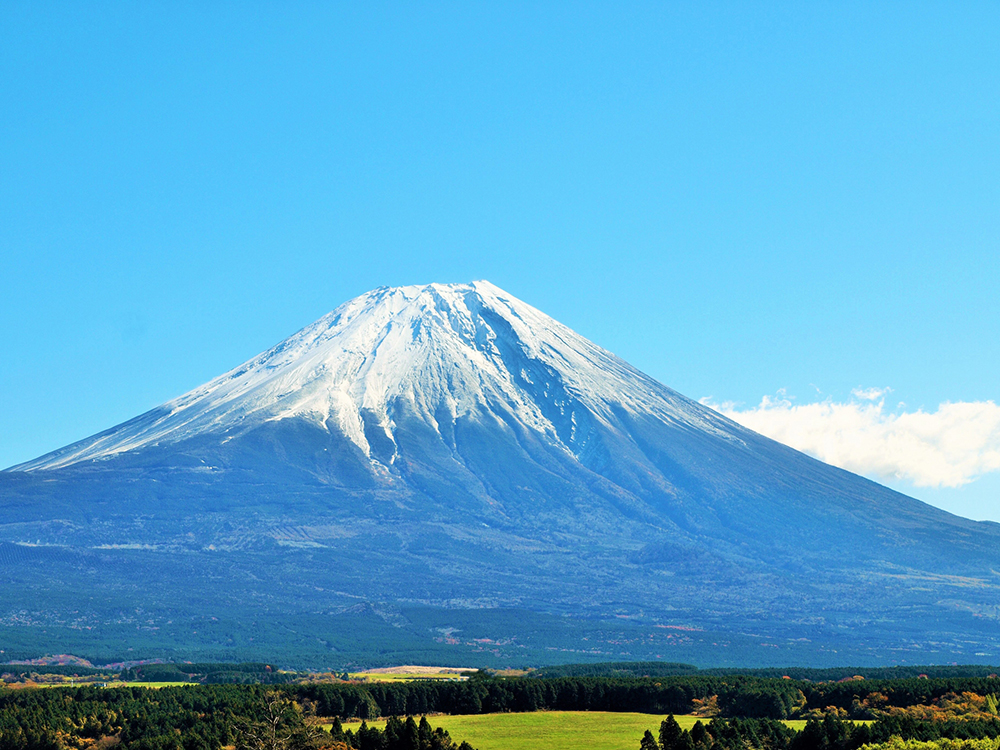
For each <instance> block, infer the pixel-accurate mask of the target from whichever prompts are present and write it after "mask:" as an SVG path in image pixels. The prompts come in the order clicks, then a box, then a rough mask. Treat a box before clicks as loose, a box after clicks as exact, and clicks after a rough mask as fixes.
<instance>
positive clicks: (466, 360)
mask: <svg viewBox="0 0 1000 750" xmlns="http://www.w3.org/2000/svg"><path fill="white" fill-rule="evenodd" d="M622 409H624V410H625V411H627V412H628V413H631V414H649V415H654V416H656V417H658V418H661V419H663V420H664V421H667V422H678V423H685V424H689V425H691V426H692V427H693V428H695V429H699V430H704V431H706V432H708V433H711V434H714V435H718V436H719V437H723V438H728V437H730V436H731V435H733V434H734V433H736V432H739V431H740V428H739V427H736V426H735V425H734V424H733V423H731V422H729V420H726V419H725V418H723V417H721V416H719V415H718V414H717V413H716V412H714V411H712V410H710V409H707V408H705V407H703V406H701V405H700V404H698V403H696V402H693V401H691V400H690V399H687V398H685V397H683V396H681V395H680V394H677V393H675V392H673V391H671V390H670V389H669V388H666V387H665V386H663V385H661V384H660V383H658V382H656V381H655V380H653V379H651V378H650V377H648V376H646V375H644V374H643V373H641V372H639V371H638V370H636V369H635V368H634V367H632V366H631V365H629V364H628V363H626V362H624V361H622V360H621V359H619V358H618V357H616V356H615V355H613V354H611V353H610V352H608V351H605V350H604V349H602V348H600V347H599V346H597V345H595V344H593V343H591V342H590V341H588V340H587V339H585V338H583V337H582V336H580V335H579V334H577V333H575V332H573V331H572V330H570V329H569V328H567V327H566V326H564V325H562V324H561V323H558V322H557V321H555V320H553V319H552V318H550V317H549V316H547V315H545V314H543V313H541V312H539V311H538V310H536V309H535V308H533V307H531V306H529V305H527V304H525V303H523V302H521V301H520V300H518V299H516V298H514V297H512V296H511V295H509V294H506V293H505V292H503V291H502V290H501V289H498V288H497V287H495V286H494V285H492V284H490V283H489V282H486V281H477V282H473V283H471V284H451V285H445V284H430V285H427V286H410V287H400V288H395V289H389V288H382V289H376V290H374V291H372V292H369V293H367V294H363V295H361V296H360V297H357V298H356V299H353V300H351V301H349V302H346V303H345V304H343V305H341V306H340V307H338V308H337V309H336V310H334V311H333V312H331V313H330V314H328V315H325V316H324V317H322V318H320V319H319V320H318V321H316V322H315V323H313V324H312V325H310V326H308V327H306V328H304V329H302V330H301V331H299V332H298V333H296V334H294V335H293V336H291V337H289V338H288V339H286V340H285V341H282V342H281V343H280V344H278V345H277V346H275V347H273V348H271V349H269V350H268V351H266V352H264V353H263V354H260V355H259V356H257V357H254V358H253V359H252V360H250V361H249V362H246V363H244V364H243V365H240V366H239V367H237V368H236V369H234V370H232V371H230V372H228V373H226V374H224V375H222V376H220V377H218V378H216V379H215V380H212V381H211V382H209V383H206V384H205V385H203V386H201V387H200V388H196V389H195V390H193V391H191V392H190V393H187V394H185V395H183V396H181V397H180V398H177V399H174V400H173V401H169V402H167V403H166V404H164V405H163V406H161V407H159V408H158V409H155V410H153V411H151V412H149V413H148V414H145V415H143V416H142V417H140V418H138V419H135V420H132V421H130V422H127V423H126V424H124V425H121V426H120V427H118V428H115V429H113V430H109V431H108V432H105V433H102V434H100V435H98V436H95V437H94V438H90V439H88V440H84V441H82V442H80V443H76V444H74V445H72V446H69V447H68V448H66V449H63V450H60V451H56V452H55V453H52V454H49V455H46V456H43V457H41V458H39V459H36V460H34V461H29V462H27V463H24V464H21V465H19V466H16V467H13V468H14V470H18V471H34V470H38V469H55V468H60V467H64V466H68V465H71V464H74V463H77V462H80V461H90V460H96V459H103V458H108V457H110V456H115V455H117V454H119V453H122V452H126V451H134V450H139V449H141V448H143V447H146V446H151V445H165V444H172V443H179V442H181V441H183V440H185V439H187V438H190V437H193V436H202V435H205V434H213V435H218V436H219V438H220V439H221V440H229V439H232V438H233V437H236V436H238V435H240V434H242V433H244V432H246V431H247V430H248V429H249V428H250V427H251V426H257V425H259V424H261V423H262V422H267V421H277V420H284V419H293V418H297V419H302V420H305V421H306V422H309V423H312V424H314V425H316V426H319V427H322V428H323V429H327V430H339V431H340V432H342V433H343V434H344V435H346V436H347V437H348V438H349V439H350V441H351V442H352V443H353V444H354V445H356V446H357V447H358V448H359V449H360V450H361V451H362V452H363V453H364V454H365V455H366V456H368V457H369V458H371V459H372V460H373V461H376V462H378V461H382V460H384V462H385V463H386V464H388V465H391V464H392V462H393V460H394V458H395V456H396V455H397V450H396V448H397V446H396V441H395V437H394V434H395V428H396V417H397V416H398V415H406V416H408V417H415V418H417V419H420V420H421V421H423V422H424V423H425V424H426V425H428V426H430V427H431V428H432V429H434V430H435V431H436V432H438V433H439V434H441V430H442V429H447V430H451V429H452V428H451V425H453V424H454V422H455V421H456V420H457V419H460V418H467V419H477V420H485V421H486V422H487V423H492V424H495V425H496V426H497V427H498V428H499V427H502V426H503V425H504V424H507V423H509V422H510V421H511V420H513V421H516V422H517V423H519V424H520V425H523V426H524V427H526V428H528V429H530V430H533V431H535V432H536V433H538V435H539V437H540V438H542V439H544V440H547V441H549V442H551V443H552V444H554V445H559V446H561V447H562V448H564V449H565V450H566V451H568V452H569V453H571V454H573V455H575V456H577V457H580V455H581V454H582V453H583V452H585V450H586V445H587V439H588V437H589V436H590V435H591V432H592V429H591V426H590V425H591V423H592V422H593V421H594V420H596V421H597V422H598V423H600V424H601V425H603V426H604V427H609V428H612V427H613V426H614V425H615V424H616V422H617V420H616V418H615V411H616V410H622ZM440 422H446V423H448V425H447V426H445V427H442V425H441V424H440ZM373 432H375V433H377V435H378V438H377V439H378V441H379V442H380V443H385V442H386V441H388V443H389V444H391V446H392V450H391V452H390V453H388V454H384V452H383V451H379V450H375V451H373V448H372V445H371V444H370V443H369V439H368V436H369V435H371V434H372V433H373ZM386 456H387V457H386Z"/></svg>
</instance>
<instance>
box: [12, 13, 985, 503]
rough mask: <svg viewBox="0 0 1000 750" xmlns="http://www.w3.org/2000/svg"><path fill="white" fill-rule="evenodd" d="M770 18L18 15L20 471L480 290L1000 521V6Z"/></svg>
mask: <svg viewBox="0 0 1000 750" xmlns="http://www.w3.org/2000/svg"><path fill="white" fill-rule="evenodd" d="M760 5H761V4H756V3H745V4H744V3H718V4H713V3H684V4H680V3H678V4H664V3H656V4H653V3H650V4H628V5H623V4H619V3H606V4H584V3H580V4H570V3H549V4H485V3H484V4H468V3H464V4H458V3H456V4H444V3H435V4H427V5H415V4H409V5H403V4H391V5H390V4H385V5H378V4H374V3H372V4H369V3H365V4H360V3H359V4H355V5H353V6H349V5H346V4H344V5H334V4H320V3H298V4H279V3H268V4H254V3H214V4H212V3H191V4H184V3H170V4H168V3H142V4H139V3H132V4H124V3H118V4H111V3H108V4H100V3H92V4H86V5H81V4H69V3H48V4H40V3H33V4H28V3H22V4H15V3H5V4H3V5H2V6H0V284H2V286H0V289H2V294H0V352H2V359H0V392H2V393H3V397H2V398H0V465H2V466H7V465H11V464H14V463H17V462H19V461H23V460H27V459H29V458H33V457H35V456H37V455H39V454H41V453H44V452H46V451H48V450H52V449H54V448H57V447H59V446H61V445H64V444H66V443H68V442H71V441H73V440H76V439H79V438H82V437H85V436H86V435H89V434H92V433H94V432H96V431H99V430H101V429H104V428H107V427H109V426H111V425H113V424H116V423H118V422H121V421H123V420H125V419H128V418H130V417H132V416H135V415H136V414H138V413H140V412H142V411H145V410H146V409H149V408H151V407H153V406H155V405H156V404H158V403H161V402H163V401H165V400H167V399H169V398H172V397H174V396H177V395H180V394H181V393H183V392H185V391H187V390H189V389H190V388H192V387H194V386H196V385H199V384H200V383H202V382H204V381H206V380H208V379H210V378H211V377H213V376H215V375H218V374H220V373H222V372H223V371H225V370H228V369H230V368H232V367H234V366H236V365H237V364H239V363H240V362H242V361H243V360H245V359H247V358H249V357H251V356H252V355H254V354H256V353H258V352H259V351H261V350H263V349H265V348H267V347H268V346H270V345H272V344H274V343H276V342H277V341H279V340H280V339H282V338H284V337H285V336H287V335H289V334H291V333H292V332H294V331H296V330H298V329H299V328H301V327H302V326H304V325H306V324H307V323H309V322H311V321H313V320H314V319H316V318H318V317H319V316H320V315H322V314H324V313H326V312H328V311H329V310H331V309H332V308H334V307H335V306H337V305H338V304H340V303H341V302H343V301H345V300H347V299H349V298H351V297H353V296H355V295H357V294H359V293H361V292H364V291H366V290H368V289H371V288H374V287H377V286H382V285H401V284H415V283H423V282H429V281H441V282H456V281H469V280H472V279H482V278H485V279H489V280H490V281H492V282H493V283H495V284H497V285H499V286H501V287H503V288H504V289H506V290H507V291H509V292H510V293H512V294H515V295H516V296H518V297H520V298H521V299H523V300H524V301H526V302H528V303H530V304H533V305H535V306H536V307H538V308H540V309H542V310H544V311H545V312H547V313H549V314H550V315H553V316H554V317H556V318H558V319H559V320H561V321H563V322H564V323H566V324H567V325H569V326H571V327H573V328H574V329H576V330H578V331H579V332H580V333H582V334H583V335H585V336H587V337H589V338H591V339H593V340H594V341H596V342H597V343H599V344H601V345H603V346H604V347H606V348H608V349H611V350H612V351H614V352H616V353H617V354H619V355H621V356H622V357H624V358H625V359H627V360H629V361H630V362H632V363H633V364H635V365H636V366H638V367H640V368H641V369H643V370H645V371H646V372H648V373H650V374H651V375H653V376H655V377H656V378H658V379H660V380H662V381H663V382H665V383H666V384H668V385H670V386H671V387H673V388H675V389H677V390H679V391H680V392H682V393H684V394H686V395H688V396H691V397H693V398H699V399H706V400H707V401H708V402H709V403H712V404H713V405H716V406H717V407H718V408H720V409H723V410H725V411H727V413H730V414H732V415H733V416H734V417H736V418H741V419H745V420H747V421H752V420H757V421H756V422H754V424H756V425H757V428H759V429H761V430H764V429H765V428H767V429H770V430H772V432H776V433H780V434H781V435H784V436H795V435H799V436H800V437H801V436H802V435H807V438H803V439H805V442H804V443H803V445H802V447H804V448H807V449H810V450H811V451H812V452H814V453H816V454H817V455H821V457H822V456H823V455H825V454H824V453H823V451H833V452H832V453H829V454H828V455H827V459H828V460H830V456H831V455H834V454H837V455H841V453H843V452H844V451H843V450H841V449H844V446H847V447H850V448H851V449H852V451H853V454H852V455H851V456H848V457H847V458H844V461H846V462H847V463H848V464H849V468H853V469H854V470H857V471H860V472H862V473H866V474H867V475H869V476H874V477H877V478H879V479H880V480H881V481H887V482H889V483H890V484H892V486H895V487H897V488H900V489H903V490H904V491H907V492H909V493H910V494H912V495H914V496H916V497H920V498H922V499H926V500H928V501H930V502H934V503H936V504H939V505H941V506H942V507H946V508H948V509H950V510H953V511H955V512H959V513H962V514H964V515H970V516H972V517H976V518H993V519H995V520H1000V472H998V471H997V469H1000V463H998V462H1000V417H997V407H996V406H995V402H996V401H997V400H998V399H1000V378H998V375H997V370H998V365H1000V314H998V313H1000V310H998V302H997V290H998V289H1000V231H998V229H1000V179H998V175H1000V148H998V146H1000V46H998V45H997V44H996V39H997V37H998V33H1000V6H998V5H996V4H991V3H981V4H977V3H963V4H946V3H939V4H930V3H888V2H887V3H880V4H872V3H836V4H834V3H792V4H786V5H783V4H778V3H775V4H768V5H767V7H763V8H762V7H759V6H760ZM870 389H878V390H877V391H871V390H870ZM885 389H891V391H885ZM873 394H874V397H873ZM765 397H767V398H768V399H769V400H768V401H763V399H764V398H765ZM941 404H952V405H959V406H960V407H962V408H961V409H959V410H956V409H951V410H950V411H949V410H942V409H941V406H940V405H941ZM921 415H923V416H926V417H927V418H926V419H924V418H923V417H922V416H921ZM972 423H974V424H975V425H977V427H976V429H969V428H967V425H968V424H972ZM852 430H853V431H854V432H852ZM859 435H860V436H861V437H858V436H859ZM907 441H910V442H907ZM913 441H916V442H913ZM921 441H923V442H921ZM911 444H912V445H911ZM908 445H911V447H912V446H915V447H912V450H909V453H907V450H908V448H907V447H906V446H908ZM831 446H833V447H831ZM837 446H840V448H838V447H837ZM838 450H840V453H838ZM845 450H846V449H845ZM858 451H861V453H862V454H863V455H854V454H856V453H858ZM922 451H923V452H922ZM869 454H870V455H869ZM889 454H891V455H889ZM866 456H868V458H866ZM869 459H870V460H869ZM852 461H853V462H854V463H851V462H852ZM938 462H943V463H941V466H940V469H939V470H938V469H935V468H933V467H937V466H938ZM914 467H915V468H914ZM896 474H899V475H900V477H901V478H898V479H894V478H892V477H893V476H895V475H896ZM942 479H943V483H942ZM935 482H937V483H938V485H940V486H935V484H934V483H935ZM949 483H950V484H949Z"/></svg>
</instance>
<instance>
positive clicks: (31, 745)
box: [0, 686, 473, 750]
mask: <svg viewBox="0 0 1000 750" xmlns="http://www.w3.org/2000/svg"><path fill="white" fill-rule="evenodd" d="M115 745H121V746H122V747H127V748H129V749H130V750H219V748H222V747H227V746H235V747H236V748H238V749H241V750H243V749H245V750H265V749H266V750H279V749H284V750H318V749H320V748H329V749H330V750H473V748H471V747H470V746H469V745H468V744H467V743H464V742H463V743H462V744H461V745H458V746H456V745H455V743H454V742H453V741H452V740H451V738H450V737H449V736H448V733H447V732H446V731H444V730H443V729H441V728H437V729H435V728H433V727H431V725H430V724H429V723H428V722H427V719H426V718H423V719H421V720H420V722H419V723H417V722H416V721H414V719H413V718H407V719H405V720H403V719H401V718H398V717H391V718H390V719H389V720H388V723H387V725H386V727H385V729H384V730H382V729H378V728H376V727H370V726H368V725H367V724H365V723H362V725H361V727H360V728H359V729H358V730H357V731H351V730H346V731H345V730H344V729H343V727H342V726H341V724H340V721H339V719H335V720H334V722H333V727H332V729H331V731H329V732H327V731H324V730H323V729H322V728H321V727H320V724H319V723H318V722H317V721H316V720H315V718H314V717H310V716H309V711H308V707H307V706H303V704H301V703H299V702H297V701H295V700H293V696H292V694H290V693H289V692H287V691H277V690H273V689H270V690H267V689H264V688H261V687H259V686H254V687H242V686H191V687H174V688H163V689H160V690H149V689H143V688H109V689H104V690H101V689H97V688H92V687H88V688H80V689H76V690H73V689H68V690H67V689H51V690H17V691H7V692H6V693H4V694H0V750H71V749H72V750H103V749H104V748H110V747H113V746H115Z"/></svg>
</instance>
